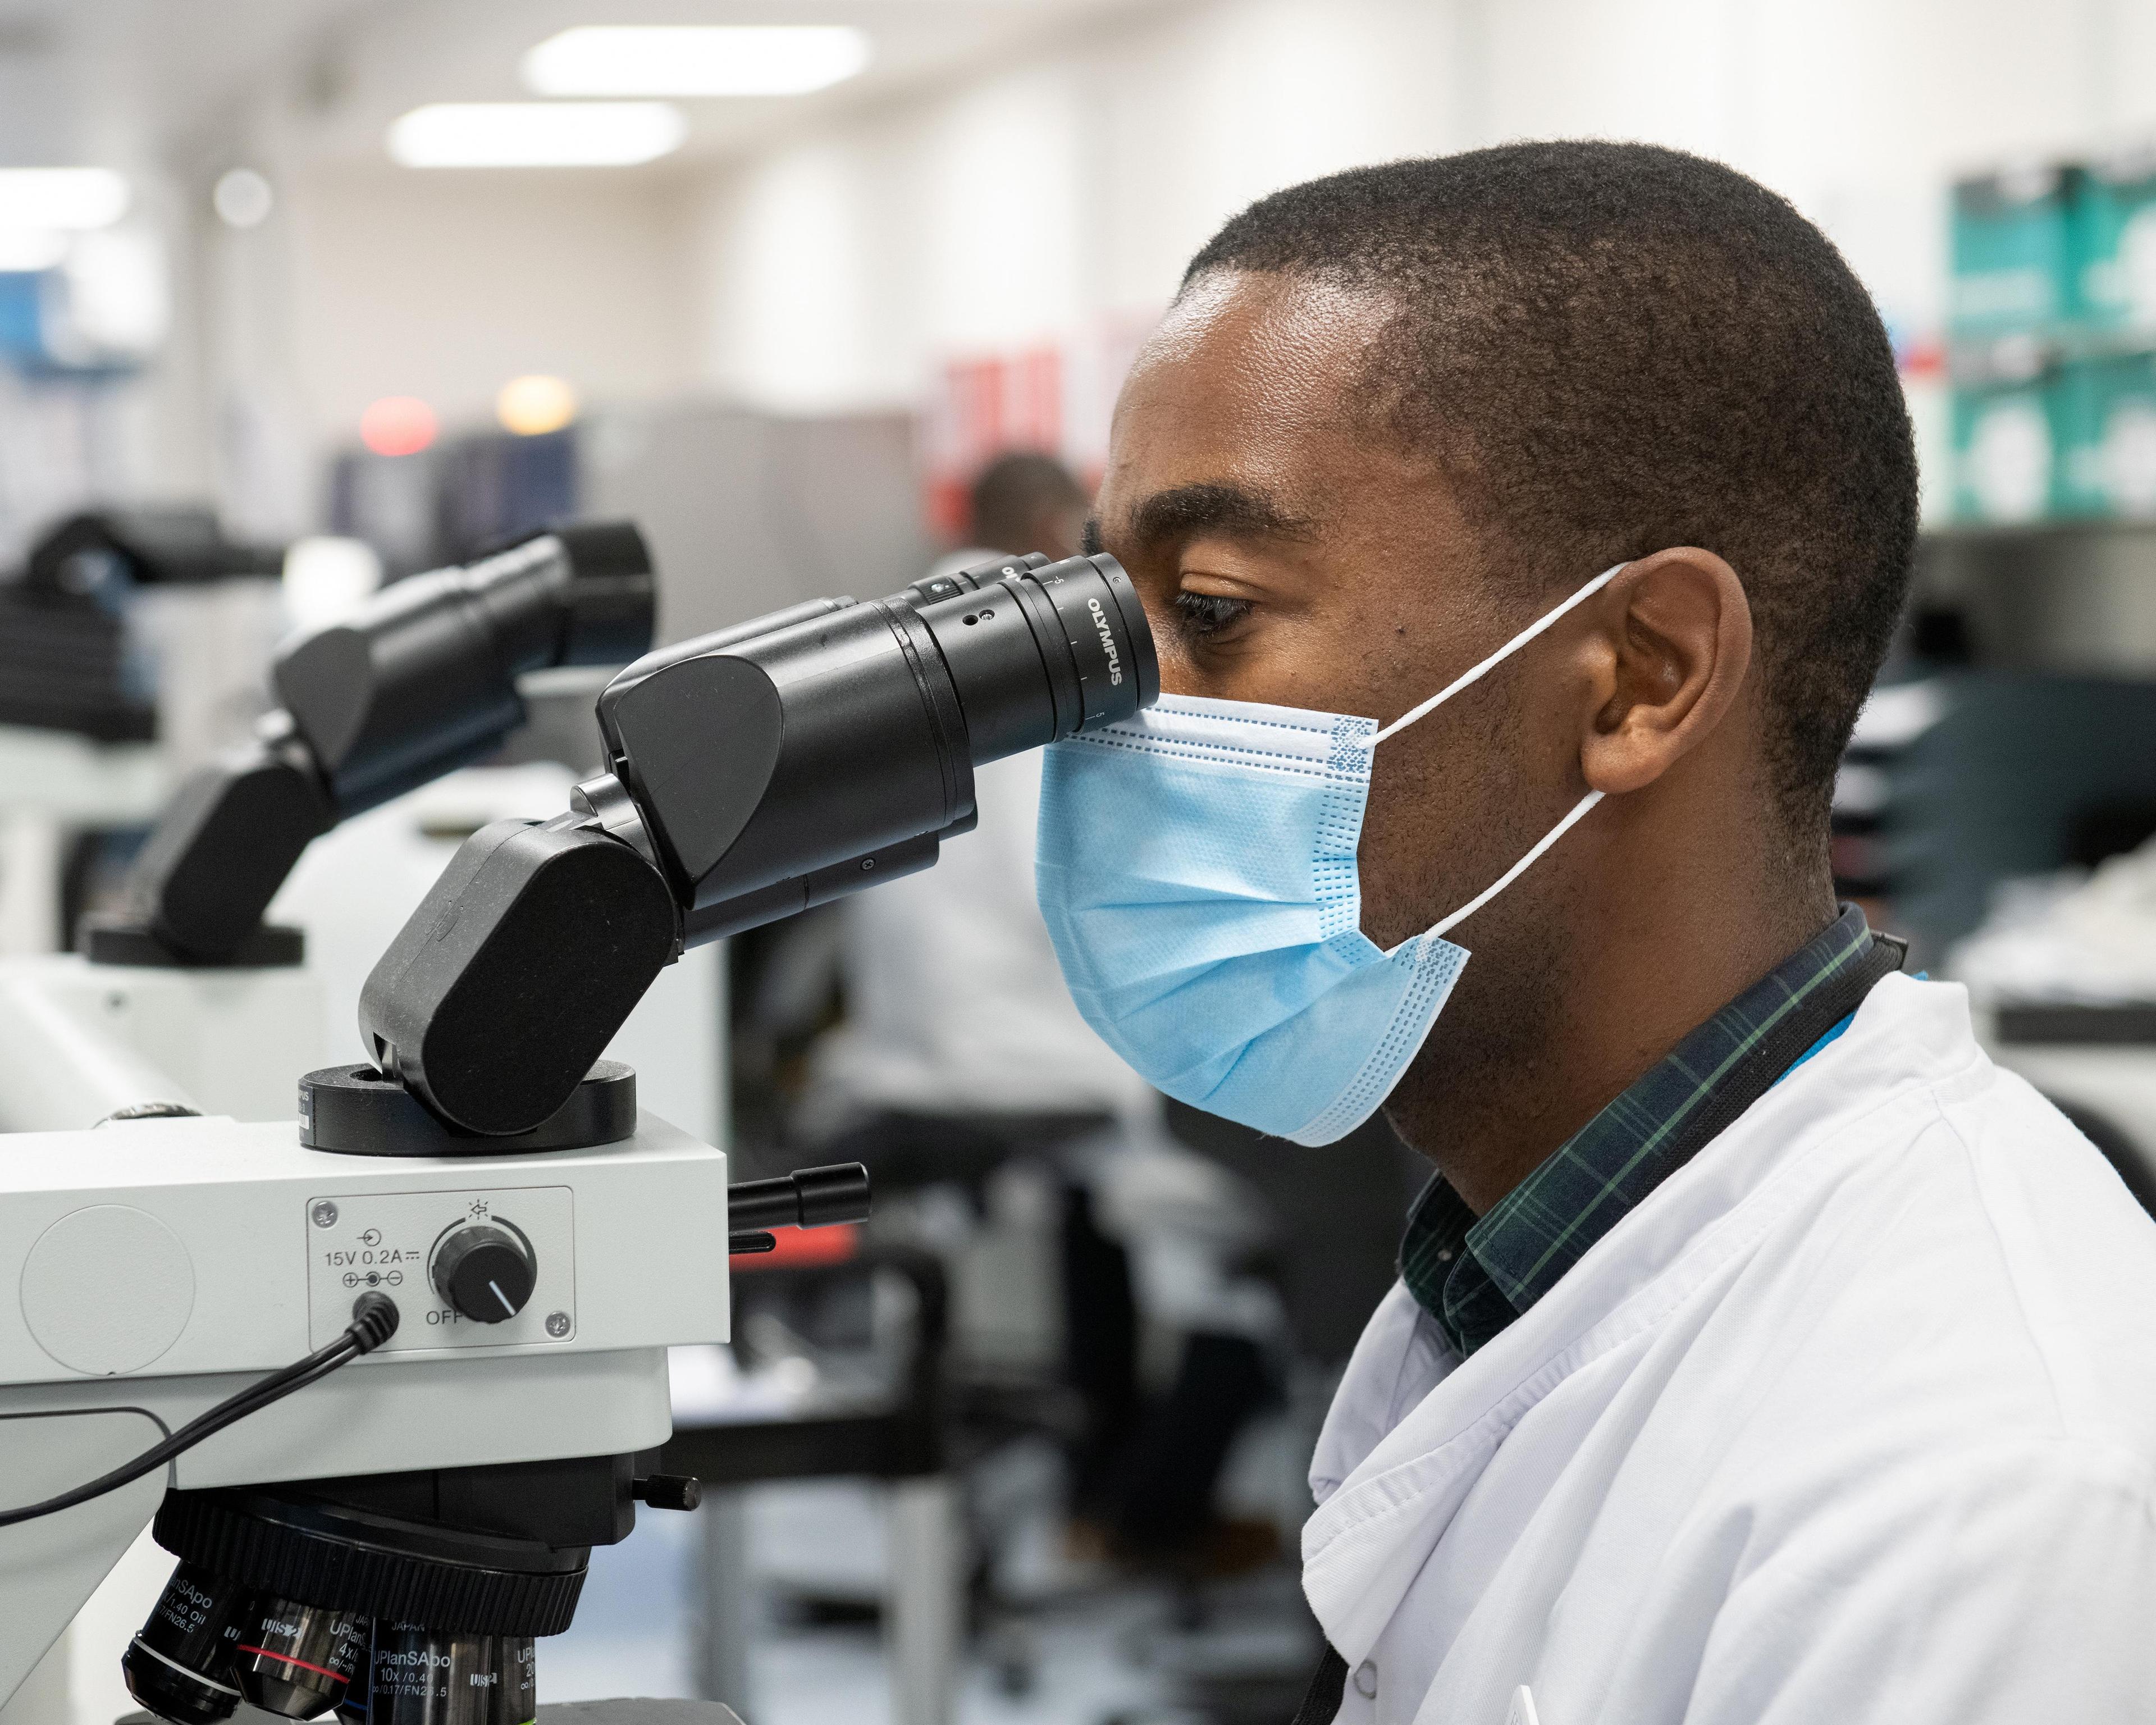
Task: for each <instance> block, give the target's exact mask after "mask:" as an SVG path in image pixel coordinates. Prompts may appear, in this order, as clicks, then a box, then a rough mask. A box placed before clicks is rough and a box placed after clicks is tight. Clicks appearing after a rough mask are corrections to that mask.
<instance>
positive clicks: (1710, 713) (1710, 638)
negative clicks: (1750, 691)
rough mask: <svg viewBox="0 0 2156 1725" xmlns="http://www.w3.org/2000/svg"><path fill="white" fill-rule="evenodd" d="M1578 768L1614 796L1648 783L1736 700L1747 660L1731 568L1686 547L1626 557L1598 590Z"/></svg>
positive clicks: (1746, 625) (1748, 638) (1744, 623)
mask: <svg viewBox="0 0 2156 1725" xmlns="http://www.w3.org/2000/svg"><path fill="white" fill-rule="evenodd" d="M1594 615H1595V617H1596V619H1597V620H1598V622H1599V624H1600V625H1601V626H1600V627H1599V629H1597V630H1596V631H1595V632H1594V636H1593V637H1592V638H1591V640H1590V642H1589V653H1590V655H1591V661H1592V670H1591V672H1590V675H1589V695H1588V700H1587V706H1588V713H1587V715H1586V716H1587V720H1588V722H1587V724H1586V726H1584V730H1583V733H1582V736H1581V741H1580V750H1579V765H1580V771H1581V772H1582V773H1584V775H1585V777H1586V779H1587V783H1589V785H1590V786H1591V787H1592V788H1594V789H1595V790H1598V791H1604V792H1609V793H1613V794H1615V793H1622V792H1625V791H1636V790H1639V789H1640V788H1642V787H1644V786H1646V785H1650V784H1652V783H1654V782H1655V780H1656V779H1658V778H1661V776H1662V775H1663V774H1664V773H1666V772H1668V771H1669V769H1670V768H1671V767H1672V766H1674V765H1675V764H1676V762H1678V761H1679V760H1680V759H1681V758H1682V757H1684V756H1685V755H1686V754H1687V753H1689V752H1691V750H1692V749H1693V748H1695V747H1697V746H1698V745H1699V743H1701V742H1702V741H1704V740H1705V739H1706V738H1707V737H1708V736H1709V735H1710V734H1711V733H1712V732H1713V731H1714V729H1715V727H1716V726H1718V725H1720V724H1721V723H1722V720H1723V719H1724V718H1726V717H1727V716H1728V713H1729V711H1730V709H1731V708H1732V706H1735V705H1736V702H1737V693H1738V688H1739V687H1740V686H1741V685H1743V681H1744V674H1745V672H1746V671H1747V670H1749V669H1750V668H1751V665H1752V607H1751V604H1750V603H1749V602H1748V600H1747V599H1746V598H1745V597H1744V586H1743V583H1742V582H1740V581H1738V578H1737V572H1736V571H1735V570H1734V569H1732V568H1731V567H1729V565H1728V564H1727V563H1726V562H1723V561H1722V559H1721V558H1720V557H1717V556H1716V555H1715V554H1714V553H1713V552H1711V551H1702V550H1699V549H1698V548H1697V547H1691V546H1683V547H1677V548H1676V549H1674V550H1670V551H1658V552H1655V554H1654V555H1653V556H1652V557H1641V558H1640V559H1639V560H1638V561H1637V562H1631V563H1628V564H1626V565H1625V571H1624V572H1623V573H1622V574H1620V576H1618V577H1617V578H1616V579H1615V580H1614V581H1612V582H1611V583H1609V586H1608V587H1607V588H1604V590H1603V592H1602V593H1600V594H1599V596H1598V599H1597V602H1596V603H1595V605H1594Z"/></svg>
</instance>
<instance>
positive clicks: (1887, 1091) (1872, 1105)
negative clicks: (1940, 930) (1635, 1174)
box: [1302, 976, 1980, 1666]
mask: <svg viewBox="0 0 2156 1725" xmlns="http://www.w3.org/2000/svg"><path fill="white" fill-rule="evenodd" d="M1964 1051H1966V1052H1965V1053H1964ZM1967 1055H1974V1044H1973V1043H1972V1042H1970V1040H1969V1029H1968V1008H1967V1002H1966V996H1965V995H1964V994H1963V991H1962V990H1961V989H1959V988H1952V987H1948V986H1945V985H1941V984H1937V983H1932V984H1920V983H1915V982H1913V981H1912V980H1911V979H1910V978H1905V977H1898V976H1891V977H1888V978H1886V979H1885V980H1884V981H1883V982H1881V983H1880V984H1879V985H1878V987H1877V988H1875V989H1874V990H1873V991H1872V993H1871V996H1870V997H1869V998H1868V999H1866V1002H1865V1004H1864V1006H1863V1007H1862V1009H1861V1010H1860V1011H1859V1012H1858V1014H1857V1016H1856V1022H1855V1023H1854V1024H1851V1027H1850V1030H1849V1032H1848V1034H1845V1035H1844V1036H1843V1037H1841V1038H1840V1040H1838V1041H1836V1042H1835V1043H1834V1044H1832V1045H1830V1046H1829V1047H1828V1048H1826V1049H1825V1050H1823V1051H1822V1052H1821V1053H1820V1054H1819V1055H1816V1056H1815V1058H1813V1059H1812V1060H1809V1061H1808V1062H1807V1063H1806V1064H1805V1065H1804V1066H1803V1067H1801V1068H1799V1070H1797V1071H1796V1072H1794V1073H1793V1074H1792V1075H1791V1076H1789V1078H1788V1079H1786V1080H1785V1081H1784V1082H1783V1083H1781V1084H1780V1085H1779V1086H1776V1087H1775V1088H1774V1090H1773V1091H1769V1092H1768V1094H1767V1096H1764V1097H1763V1098H1762V1099H1761V1100H1760V1101H1758V1103H1756V1104H1754V1105H1753V1107H1752V1108H1751V1109H1750V1110H1749V1111H1747V1112H1746V1113H1745V1114H1744V1115H1743V1117H1740V1119H1739V1120H1738V1122H1737V1123H1736V1124H1735V1125H1734V1126H1732V1127H1731V1128H1730V1129H1729V1130H1728V1131H1727V1132H1724V1133H1723V1134H1722V1136H1721V1137H1719V1138H1717V1139H1716V1140H1715V1141H1714V1142H1712V1143H1711V1144H1709V1145H1708V1146H1707V1148H1706V1149H1705V1150H1703V1151H1702V1153H1700V1154H1699V1156H1697V1158H1694V1159H1693V1161H1692V1162H1691V1163H1690V1164H1688V1165H1687V1166H1686V1167H1685V1168H1682V1169H1680V1170H1679V1171H1678V1172H1677V1173H1676V1174H1675V1175H1673V1176H1672V1177H1671V1178H1670V1179H1669V1180H1668V1181H1667V1182H1666V1183H1664V1184H1663V1185H1662V1186H1661V1187H1660V1188H1658V1189H1656V1190H1655V1192H1654V1193H1652V1194H1650V1196H1649V1197H1648V1198H1647V1199H1646V1200H1645V1202H1644V1203H1642V1204H1640V1207H1639V1208H1638V1209H1635V1211H1633V1212H1632V1213H1631V1214H1630V1215H1628V1216H1626V1217H1625V1219H1623V1220H1622V1221H1620V1223H1619V1224H1617V1225H1616V1226H1615V1227H1614V1228H1613V1229H1612V1230H1610V1232H1609V1234H1608V1235H1605V1236H1604V1238H1603V1239H1602V1240H1600V1241H1599V1242H1597V1244H1596V1245H1594V1247H1593V1249H1592V1250H1589V1252H1588V1253H1587V1254H1586V1255H1585V1256H1584V1257H1583V1258H1582V1259H1581V1260H1579V1262H1578V1264H1576V1265H1574V1266H1573V1268H1572V1269H1571V1270H1570V1271H1568V1272H1567V1274H1566V1275H1565V1276H1564V1278H1563V1280H1562V1281H1559V1282H1558V1285H1557V1286H1555V1287H1554V1288H1553V1289H1552V1290H1551V1291H1550V1292H1549V1293H1548V1294H1547V1295H1546V1296H1544V1297H1543V1299H1542V1300H1540V1301H1537V1303H1536V1305H1535V1306H1533V1307H1532V1308H1530V1309H1529V1310H1528V1311H1527V1312H1526V1313H1525V1314H1523V1315H1522V1317H1520V1318H1519V1319H1518V1320H1517V1322H1514V1323H1513V1324H1512V1325H1511V1326H1510V1327H1508V1328H1507V1329H1506V1330H1505V1331H1504V1332H1503V1333H1502V1334H1501V1335H1499V1336H1498V1337H1496V1338H1495V1339H1494V1340H1493V1341H1491V1343H1488V1344H1487V1345H1486V1346H1485V1347H1483V1348H1481V1349H1479V1350H1477V1352H1476V1353H1475V1355H1474V1357H1473V1358H1471V1359H1469V1360H1467V1361H1466V1362H1465V1363H1462V1364H1460V1365H1459V1366H1458V1367H1457V1368H1455V1369H1453V1370H1452V1371H1451V1372H1450V1373H1447V1374H1446V1375H1445V1377H1443V1378H1442V1379H1441V1380H1440V1381H1439V1382H1438V1384H1436V1387H1435V1388H1434V1389H1431V1390H1430V1393H1429V1394H1427V1395H1425V1396H1424V1397H1423V1398H1422V1399H1421V1401H1420V1402H1419V1404H1417V1405H1416V1406H1415V1407H1414V1409H1412V1410H1411V1411H1409V1412H1408V1413H1407V1414H1406V1415H1405V1417H1404V1418H1403V1419H1402V1420H1400V1421H1399V1424H1398V1425H1395V1426H1394V1427H1393V1428H1392V1430H1390V1431H1389V1433H1388V1434H1387V1435H1385V1436H1384V1437H1383V1439H1382V1440H1379V1441H1378V1443H1377V1445H1376V1446H1375V1447H1374V1448H1373V1449H1371V1450H1369V1452H1368V1455H1365V1456H1364V1457H1363V1460H1362V1461H1361V1462H1360V1464H1359V1465H1358V1466H1356V1467H1355V1468H1354V1469H1353V1471H1352V1472H1351V1473H1349V1474H1348V1476H1347V1478H1346V1480H1344V1481H1342V1484H1341V1486H1340V1487H1339V1489H1338V1490H1337V1491H1335V1492H1333V1493H1332V1496H1331V1497H1329V1498H1328V1499H1327V1501H1326V1502H1325V1503H1324V1504H1323V1505H1322V1507H1320V1508H1319V1509H1318V1511H1317V1513H1316V1514H1315V1515H1313V1516H1312V1517H1311V1519H1310V1520H1309V1522H1307V1523H1306V1524H1305V1526H1304V1528H1303V1540H1302V1548H1303V1586H1304V1590H1305V1592H1306V1594H1308V1596H1309V1599H1310V1603H1311V1607H1312V1610H1313V1611H1314V1612H1315V1613H1316V1614H1317V1619H1318V1621H1319V1623H1320V1624H1321V1625H1323V1627H1324V1629H1325V1631H1326V1635H1327V1638H1328V1640H1330V1641H1331V1642H1332V1645H1333V1646H1334V1647H1336V1648H1337V1649H1338V1650H1339V1651H1340V1653H1341V1655H1342V1656H1343V1657H1344V1658H1345V1659H1346V1660H1347V1661H1348V1663H1349V1664H1350V1665H1351V1666H1353V1665H1354V1664H1356V1663H1358V1662H1359V1661H1361V1660H1363V1658H1365V1657H1367V1656H1368V1653H1369V1651H1370V1650H1371V1648H1372V1647H1373V1645H1375V1643H1376V1641H1377V1639H1378V1635H1380V1634H1381V1633H1382V1632H1383V1630H1384V1628H1385V1625H1387V1623H1388V1622H1389V1620H1391V1618H1392V1616H1393V1614H1394V1611H1395V1610H1397V1609H1398V1608H1399V1602H1400V1600H1401V1599H1402V1597H1403V1596H1404V1594H1405V1593H1406V1591H1407V1589H1408V1588H1409V1585H1410V1584H1412V1583H1413V1582H1414V1579H1415V1577H1416V1575H1417V1574H1418V1573H1419V1571H1420V1570H1421V1569H1422V1568H1423V1566H1424V1563H1426V1562H1427V1561H1428V1560H1429V1558H1430V1553H1432V1552H1433V1551H1434V1550H1435V1548H1436V1546H1437V1544H1438V1542H1439V1541H1440V1539H1441V1538H1443V1537H1444V1535H1445V1531H1446V1529H1447V1528H1448V1527H1450V1525H1451V1522H1452V1520H1453V1517H1454V1516H1455V1514H1456V1513H1457V1512H1458V1511H1459V1508H1460V1505H1461V1504H1462V1503H1463V1502H1465V1501H1466V1497H1467V1496H1468V1494H1469V1493H1470V1492H1471V1491H1473V1489H1474V1487H1475V1486H1476V1483H1477V1481H1479V1480H1480V1479H1481V1476H1482V1474H1483V1471H1484V1470H1485V1469H1486V1467H1487V1466H1488V1465H1489V1462H1490V1460H1491V1456H1492V1455H1495V1454H1496V1451H1497V1449H1498V1447H1499V1445H1501V1444H1502V1443H1503V1442H1504V1441H1505V1439H1506V1438H1507V1435H1509V1434H1510V1433H1511V1432H1512V1429H1513V1428H1514V1427H1515V1426H1516V1425H1517V1424H1518V1423H1519V1421H1520V1420H1522V1418H1523V1417H1525V1415H1526V1414H1527V1413H1528V1412H1529V1410H1531V1409H1532V1408H1533V1407H1534V1406H1535V1405H1536V1404H1537V1403H1538V1402H1540V1401H1541V1400H1542V1399H1543V1398H1544V1397H1546V1396H1548V1394H1550V1393H1551V1392H1552V1391H1553V1389H1556V1388H1557V1386H1558V1385H1559V1384H1562V1383H1563V1382H1564V1380H1565V1379H1566V1378H1568V1377H1569V1376H1570V1375H1571V1374H1572V1373H1574V1372H1576V1371H1578V1369H1579V1368H1581V1367H1582V1366H1583V1365H1584V1364H1586V1363H1589V1361H1592V1360H1594V1359H1596V1358H1599V1357H1600V1356H1602V1355H1604V1354H1605V1353H1609V1351H1610V1350H1611V1349H1613V1348H1619V1347H1621V1346H1623V1345H1624V1344H1625V1343H1627V1342H1629V1341H1631V1340H1632V1339H1634V1338H1635V1337H1638V1336H1640V1333H1641V1332H1643V1331H1645V1330H1647V1329H1650V1328H1652V1327H1654V1326H1655V1325H1656V1324H1658V1323H1660V1322H1661V1321H1662V1320H1663V1319H1664V1318H1665V1317H1666V1316H1667V1315H1668V1314H1669V1312H1671V1310H1672V1309H1674V1308H1675V1307H1676V1306H1677V1305H1678V1304H1679V1303H1680V1302H1681V1301H1683V1300H1684V1299H1685V1298H1686V1297H1687V1296H1689V1295H1690V1294H1691V1292H1692V1291H1694V1290H1695V1289H1696V1288H1697V1286H1699V1285H1700V1284H1701V1282H1702V1281H1705V1280H1706V1279H1707V1278H1709V1277H1711V1276H1713V1275H1715V1274H1716V1273H1717V1271H1718V1270H1719V1269H1720V1268H1721V1266H1723V1265H1724V1264H1726V1263H1727V1260H1729V1258H1730V1257H1731V1256H1732V1255H1733V1254H1735V1253H1738V1252H1740V1251H1743V1250H1746V1249H1747V1248H1748V1246H1749V1245H1751V1244H1752V1243H1753V1241H1755V1240H1757V1239H1758V1237H1759V1236H1760V1235H1762V1234H1763V1232H1764V1231H1765V1230H1767V1229H1768V1227H1770V1226H1771V1225H1772V1224H1774V1222H1775V1221H1776V1220H1777V1219H1779V1217H1780V1216H1781V1215H1782V1214H1784V1212H1785V1211H1786V1210H1787V1209H1788V1208H1789V1205H1791V1204H1794V1203H1797V1202H1799V1201H1800V1199H1802V1197H1803V1195H1804V1194H1803V1192H1802V1191H1801V1190H1800V1187H1802V1186H1803V1185H1804V1182H1801V1181H1799V1180H1794V1179H1788V1180H1782V1179H1778V1178H1777V1176H1778V1175H1779V1174H1780V1173H1783V1172H1784V1171H1785V1170H1789V1169H1790V1168H1791V1167H1792V1164H1793V1163H1796V1162H1798V1161H1799V1160H1800V1159H1801V1158H1802V1156H1803V1153H1804V1151H1805V1150H1806V1149H1807V1148H1808V1147H1811V1146H1813V1145H1815V1144H1817V1143H1819V1142H1820V1141H1821V1140H1822V1139H1823V1138H1825V1137H1830V1136H1835V1135H1845V1134H1846V1131H1847V1128H1848V1127H1850V1126H1851V1124H1852V1123H1853V1122H1856V1120H1857V1119H1859V1118H1860V1117H1862V1116H1864V1115H1866V1114H1868V1113H1871V1112H1873V1111H1876V1110H1877V1109H1878V1108H1880V1107H1881V1106H1886V1105H1887V1104H1888V1103H1890V1102H1891V1101H1892V1097H1893V1095H1894V1093H1895V1092H1896V1091H1897V1090H1899V1089H1903V1088H1905V1087H1906V1086H1907V1083H1908V1081H1910V1080H1911V1079H1912V1077H1915V1076H1920V1075H1921V1074H1922V1069H1923V1068H1924V1067H1925V1066H1926V1065H1934V1063H1935V1062H1936V1061H1937V1060H1939V1059H1941V1058H1945V1059H1948V1060H1949V1061H1951V1063H1953V1064H1956V1065H1958V1064H1962V1063H1963V1061H1964V1060H1965V1059H1966V1057H1967ZM1978 1058H1979V1059H1980V1056H1979V1057H1978ZM1934 1070H1935V1071H1936V1070H1937V1067H1936V1065H1934ZM1399 1296H1400V1291H1399V1289H1395V1290H1394V1296H1392V1297H1393V1298H1394V1299H1397V1298H1399ZM1381 1311H1382V1309H1381ZM1398 1316H1399V1315H1398V1313H1396V1312H1395V1313H1394V1314H1393V1317H1394V1321H1395V1322H1397V1321H1398ZM1384 1352H1385V1353H1388V1354H1389V1355H1390V1356H1391V1358H1392V1359H1393V1360H1394V1362H1397V1360H1398V1359H1399V1349H1398V1348H1389V1349H1387V1350H1384ZM1383 1363H1384V1361H1383V1359H1382V1358H1376V1357H1373V1358H1369V1359H1368V1360H1366V1359H1365V1358H1364V1356H1363V1351H1362V1350H1360V1349H1358V1353H1357V1359H1356V1362H1355V1363H1353V1364H1351V1366H1350V1368H1349V1372H1348V1377H1347V1381H1345V1382H1344V1383H1343V1384H1342V1397H1343V1398H1347V1397H1350V1396H1351V1395H1352V1396H1353V1397H1355V1398H1356V1399H1358V1400H1359V1401H1362V1402H1363V1403H1365V1404H1373V1403H1375V1402H1376V1401H1377V1400H1378V1399H1379V1398H1382V1397H1383V1396H1384V1394H1385V1392H1386V1390H1387V1389H1388V1388H1389V1386H1385V1385H1378V1384H1369V1383H1360V1384H1358V1382H1357V1375H1358V1374H1357V1368H1358V1367H1363V1368H1364V1369H1365V1370H1366V1371H1367V1370H1373V1369H1379V1368H1382V1366H1383Z"/></svg>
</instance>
